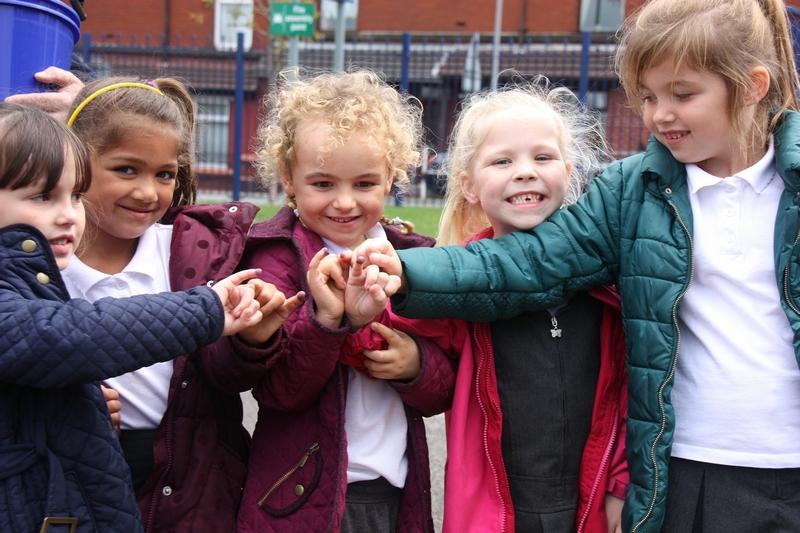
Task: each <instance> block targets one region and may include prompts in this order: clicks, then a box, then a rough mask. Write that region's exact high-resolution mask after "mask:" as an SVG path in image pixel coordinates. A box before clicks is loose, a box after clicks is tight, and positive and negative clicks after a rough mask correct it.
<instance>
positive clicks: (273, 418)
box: [238, 208, 455, 532]
mask: <svg viewBox="0 0 800 533" xmlns="http://www.w3.org/2000/svg"><path fill="white" fill-rule="evenodd" d="M386 232H387V237H388V238H389V240H390V241H392V242H393V244H394V245H395V246H396V247H400V248H408V247H411V246H423V245H424V246H429V245H430V244H431V240H430V239H427V238H425V237H422V236H419V235H415V234H408V235H406V234H402V233H400V232H399V231H397V230H396V229H395V228H393V227H391V226H387V227H386ZM322 246H323V243H322V240H321V239H320V237H319V236H318V235H316V234H314V233H312V232H311V231H309V230H308V229H306V228H305V227H304V226H303V225H302V224H300V223H298V222H297V220H296V218H295V216H294V215H293V213H292V211H291V210H290V209H288V208H284V209H283V210H281V211H280V212H279V213H278V214H277V215H275V217H273V218H272V219H271V220H269V221H267V222H264V223H261V224H258V225H256V226H254V227H253V229H252V231H251V233H250V238H249V239H248V251H247V253H246V254H245V259H244V265H243V266H257V267H260V268H262V269H263V274H262V277H263V278H264V279H266V280H267V281H269V282H271V283H274V284H275V285H276V286H277V287H278V288H279V289H280V290H282V291H283V292H284V293H285V294H287V295H293V294H295V293H296V292H297V291H299V290H304V291H306V292H308V285H307V282H306V271H307V268H308V262H309V261H310V260H311V257H312V256H313V254H314V253H316V252H317V251H318V250H319V249H320V248H322ZM349 334H350V330H349V328H347V327H343V328H339V329H335V330H331V329H328V328H325V327H323V326H322V325H320V324H319V323H318V322H317V321H316V320H315V319H314V317H313V301H311V299H310V298H309V300H308V301H306V303H305V304H304V305H303V307H302V308H301V309H298V310H297V311H296V312H295V313H293V314H292V315H291V316H290V317H289V319H288V320H287V321H286V323H285V324H284V326H283V328H282V330H281V332H280V333H279V334H278V335H277V338H275V339H272V340H271V348H270V350H271V351H272V352H273V354H274V358H273V359H271V362H270V363H269V364H270V365H271V366H270V368H269V370H268V372H267V373H266V375H265V376H264V379H263V380H262V381H261V382H260V383H259V384H258V385H257V386H256V387H255V388H254V390H253V394H254V395H255V397H256V399H257V400H258V402H259V415H258V424H257V426H256V430H255V433H254V435H253V444H252V448H251V453H250V463H249V465H248V477H247V481H246V485H245V490H244V495H243V497H242V504H241V507H240V509H239V518H238V530H239V531H240V532H273V531H274V532H285V531H292V532H303V531H307V532H323V531H333V532H336V531H339V527H340V523H341V518H342V514H343V512H344V496H345V491H346V490H347V471H346V469H347V442H346V435H345V432H344V412H345V398H346V393H347V391H346V389H347V384H348V380H347V369H346V367H344V366H343V365H341V364H340V363H339V357H340V352H341V349H342V346H343V343H344V342H345V340H346V339H347V338H348V336H349ZM418 344H419V345H420V350H421V352H422V369H421V371H420V375H419V376H418V377H417V378H416V379H415V380H414V381H412V382H410V383H400V382H392V386H393V387H394V388H395V389H396V390H397V391H398V393H399V394H400V397H401V398H402V400H403V402H404V403H405V406H406V416H407V420H408V448H407V452H406V453H407V457H408V476H407V478H406V485H405V489H404V491H403V499H402V502H401V508H400V511H399V515H398V530H399V531H403V532H432V531H433V521H432V518H431V507H430V473H429V467H428V450H427V444H426V441H425V428H424V425H423V421H422V416H426V415H431V414H435V413H438V412H442V411H443V410H444V409H446V408H447V407H448V406H449V404H450V401H451V394H452V390H453V387H454V382H455V369H454V366H453V361H452V360H450V359H448V358H447V357H446V356H445V355H444V354H443V353H442V351H441V350H440V349H439V348H438V347H437V346H435V345H434V344H433V343H430V342H428V341H424V340H421V341H419V343H418Z"/></svg>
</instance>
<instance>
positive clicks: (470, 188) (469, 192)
mask: <svg viewBox="0 0 800 533" xmlns="http://www.w3.org/2000/svg"><path fill="white" fill-rule="evenodd" d="M458 177H459V178H460V180H461V194H463V195H464V198H465V199H466V200H467V202H469V203H471V204H472V205H477V204H478V203H480V197H479V196H478V191H476V190H475V184H474V183H472V180H471V179H470V178H469V175H468V174H467V173H466V172H462V173H461V174H459V175H458Z"/></svg>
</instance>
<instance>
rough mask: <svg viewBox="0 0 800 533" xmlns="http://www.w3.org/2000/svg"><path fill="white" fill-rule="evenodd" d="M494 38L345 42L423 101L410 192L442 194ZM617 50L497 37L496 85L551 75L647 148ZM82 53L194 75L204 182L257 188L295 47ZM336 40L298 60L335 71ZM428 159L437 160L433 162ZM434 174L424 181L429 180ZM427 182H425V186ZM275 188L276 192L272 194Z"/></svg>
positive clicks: (110, 67) (601, 44)
mask: <svg viewBox="0 0 800 533" xmlns="http://www.w3.org/2000/svg"><path fill="white" fill-rule="evenodd" d="M490 39H491V36H489V35H485V36H478V35H475V36H473V37H472V38H471V39H458V38H434V37H417V36H414V37H411V36H410V35H403V36H398V37H395V38H386V39H382V40H378V39H361V40H355V41H350V42H347V43H346V45H345V65H346V67H348V68H350V67H365V68H370V69H373V70H375V71H378V72H381V73H382V74H383V75H384V76H385V78H386V80H387V81H389V82H390V83H391V84H393V85H395V86H397V88H398V90H402V91H407V92H409V93H410V94H412V95H414V96H416V97H417V98H419V100H420V101H421V102H422V104H423V107H424V113H423V120H424V124H425V128H426V144H427V145H428V146H429V147H430V151H429V153H430V157H428V158H426V159H425V161H424V165H423V168H422V169H420V172H419V176H418V179H417V183H418V185H419V186H417V187H415V188H414V189H413V190H412V191H411V195H427V196H436V195H437V194H440V193H441V187H437V186H436V185H437V184H436V183H435V182H434V181H433V180H432V177H433V176H434V170H435V167H436V164H437V161H436V158H435V157H434V154H436V153H441V152H442V151H443V150H445V149H446V145H447V140H448V136H449V132H450V129H451V127H452V124H453V122H454V119H455V117H456V114H457V112H458V109H459V104H460V102H461V101H462V100H463V98H464V96H465V95H466V94H467V93H469V92H471V91H475V90H478V89H480V88H486V87H489V86H490V81H491V80H490V79H489V77H490V72H489V69H490V65H491V61H492V50H493V48H492V44H491V42H490ZM615 50H616V47H615V44H613V42H612V41H611V38H610V37H609V36H606V35H597V34H595V35H591V34H583V35H576V36H574V37H573V38H563V39H560V40H552V39H541V38H540V39H536V38H534V37H530V38H527V39H524V40H520V39H519V38H506V39H503V40H502V41H501V44H500V54H499V59H500V76H499V84H500V85H502V84H503V83H504V82H507V81H509V80H510V79H512V78H513V77H519V76H522V77H525V78H532V77H534V76H537V75H545V76H547V77H548V78H550V80H551V81H552V82H555V83H558V84H561V85H565V86H567V87H570V88H571V89H573V90H574V91H575V92H576V93H577V94H579V96H580V97H581V98H582V99H583V100H584V101H585V102H586V103H587V105H589V106H590V107H592V108H595V109H597V110H598V111H599V112H600V113H601V116H602V119H603V122H604V125H605V128H606V132H607V135H608V138H609V142H610V145H611V147H612V149H613V150H614V152H615V156H617V157H622V156H625V155H628V154H630V153H633V152H636V151H638V150H641V149H642V148H643V147H644V143H645V141H646V132H645V131H644V129H643V126H642V123H641V120H640V119H639V118H638V117H637V116H636V115H634V114H633V113H632V111H631V110H630V109H629V108H628V107H627V106H626V104H625V98H624V94H623V93H622V91H621V89H620V88H619V86H618V82H617V78H616V76H615V74H614V70H613V56H614V52H615ZM79 51H80V53H82V54H83V58H84V60H85V61H86V62H87V63H88V64H89V65H90V66H91V68H92V69H93V70H94V73H95V74H96V75H97V76H106V75H137V76H141V77H144V78H148V79H149V78H154V77H158V76H176V77H180V78H183V79H184V80H186V81H187V82H188V84H189V85H190V86H191V88H192V89H193V91H194V92H195V94H196V98H197V104H198V134H197V148H198V163H199V164H198V172H199V175H200V187H201V189H204V190H207V191H208V190H216V191H226V192H229V193H230V194H231V195H232V196H234V197H238V195H239V194H240V193H247V194H250V193H254V192H258V191H260V188H259V185H258V183H257V180H256V179H255V177H254V175H253V169H252V164H251V163H252V161H253V155H252V154H253V144H254V138H255V133H256V130H257V127H258V121H259V117H260V115H261V114H262V110H261V102H262V100H263V98H264V95H265V94H266V93H267V91H268V90H269V88H270V81H271V80H272V79H273V78H274V76H275V75H276V74H277V73H279V72H280V71H281V70H283V69H285V68H286V66H287V55H288V54H287V52H288V46H287V43H286V42H285V41H280V40H276V41H273V43H272V45H271V46H270V47H269V48H267V49H262V50H251V51H248V52H244V51H243V50H241V49H240V50H238V51H236V52H218V51H215V50H214V49H213V46H211V45H210V43H206V42H197V41H194V40H189V41H183V42H181V41H180V40H176V41H175V42H174V43H173V44H171V45H169V46H162V45H161V44H158V45H151V44H150V43H149V42H147V41H145V42H142V43H140V44H137V45H130V44H126V45H120V44H116V43H113V42H103V43H102V44H101V43H93V42H92V37H91V35H84V38H83V40H82V42H81V45H80V48H79ZM333 56H334V44H333V42H326V41H301V42H300V44H299V64H300V66H301V67H302V68H307V69H311V70H316V69H330V68H331V66H332V65H333ZM426 167H430V168H426ZM426 176H427V180H426V179H425V178H426ZM426 185H427V186H426ZM266 194H268V195H271V196H274V195H275V194H277V191H271V192H266Z"/></svg>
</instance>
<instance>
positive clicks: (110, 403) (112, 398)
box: [100, 385, 122, 433]
mask: <svg viewBox="0 0 800 533" xmlns="http://www.w3.org/2000/svg"><path fill="white" fill-rule="evenodd" d="M100 390H101V391H103V399H104V400H105V401H106V406H107V407H108V414H109V416H110V417H111V426H112V427H113V428H114V431H116V432H117V433H119V428H120V424H121V423H122V402H120V401H119V393H118V392H117V391H116V389H112V388H111V387H106V386H105V385H100Z"/></svg>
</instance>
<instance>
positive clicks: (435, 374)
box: [238, 71, 454, 532]
mask: <svg viewBox="0 0 800 533" xmlns="http://www.w3.org/2000/svg"><path fill="white" fill-rule="evenodd" d="M272 94H273V100H272V102H271V107H270V114H269V116H268V117H267V119H266V121H265V123H264V125H263V126H262V129H261V132H260V135H261V139H260V145H261V146H262V148H261V150H260V151H259V152H258V160H259V163H260V170H261V174H262V176H264V177H265V179H267V180H269V179H272V178H273V177H277V178H280V180H281V183H282V185H283V187H284V190H285V191H286V194H287V196H288V198H289V200H290V207H286V208H284V209H282V210H281V211H280V212H278V214H277V215H276V216H275V217H274V218H272V219H271V220H269V221H267V222H264V223H261V224H258V225H256V226H255V227H254V228H253V230H252V231H251V234H250V239H249V241H248V251H247V253H246V255H245V260H244V262H243V264H251V265H263V267H264V271H263V274H262V277H263V278H264V279H265V280H267V281H269V282H271V283H274V284H275V285H276V286H277V287H278V288H279V289H280V290H282V291H288V292H290V293H293V292H295V291H297V290H306V291H307V290H309V288H310V289H311V290H312V291H313V294H312V299H311V300H309V301H308V302H307V303H306V304H305V305H304V306H303V308H302V309H301V310H300V311H298V312H297V313H295V314H294V315H293V316H291V317H289V319H288V320H287V322H286V324H285V325H284V326H283V328H282V330H281V332H280V336H279V337H278V338H277V339H276V340H275V341H274V344H273V345H272V346H273V347H274V349H275V351H276V352H278V354H279V355H278V356H277V357H276V360H275V362H274V366H272V368H271V369H270V371H269V373H268V374H267V376H266V377H265V378H264V380H263V381H262V382H261V383H260V384H259V385H258V386H257V387H256V388H255V389H254V395H255V397H256V399H257V400H258V402H259V418H258V424H257V425H256V429H255V433H254V435H253V451H252V453H251V454H250V463H249V467H248V477H247V484H246V487H245V492H244V496H243V499H242V505H241V509H240V512H239V523H238V529H239V531H242V532H249V531H254V532H255V531H295V530H300V529H303V530H308V531H340V530H341V531H403V532H409V531H410V532H415V531H432V530H433V523H432V519H431V509H430V494H429V486H430V481H429V471H428V461H427V446H426V442H425V430H424V426H423V422H422V419H421V415H429V414H433V413H436V412H441V411H442V410H443V409H444V408H445V407H446V406H447V404H448V402H449V400H450V395H451V393H452V386H453V379H454V371H453V367H452V364H451V361H450V360H449V359H448V358H446V357H445V356H444V354H443V353H442V352H441V351H439V350H438V349H436V348H435V346H433V345H432V344H429V343H424V342H422V341H419V349H418V350H417V348H416V344H415V343H414V342H410V339H409V338H408V337H407V336H404V335H403V334H400V333H396V332H393V331H391V330H386V329H381V328H380V326H375V327H376V328H378V330H379V331H381V332H383V334H384V336H385V337H386V338H387V341H388V342H389V343H390V346H389V348H388V349H387V350H376V351H368V352H367V357H368V358H370V360H368V361H366V362H364V363H363V365H364V367H365V370H364V371H363V372H362V371H357V370H355V368H353V367H349V366H345V365H344V364H340V363H341V361H340V353H341V352H342V350H343V349H346V346H345V342H347V341H348V334H349V333H350V332H351V326H358V325H361V324H363V323H365V322H366V320H367V319H368V318H369V316H370V315H371V314H372V313H371V312H364V313H362V315H361V316H358V317H356V316H351V320H350V321H348V320H343V316H344V312H345V310H344V301H343V298H344V295H343V294H342V292H341V291H339V292H337V290H338V289H337V288H336V287H334V284H333V283H332V282H331V283H330V285H329V281H330V280H329V279H328V278H327V277H326V276H324V275H323V274H322V269H321V268H320V264H321V263H322V261H323V256H324V254H325V252H324V251H323V252H321V249H322V248H323V247H325V248H326V249H327V251H330V252H340V251H343V250H345V249H349V248H353V247H355V246H357V245H358V244H360V243H361V242H362V241H363V240H364V239H365V238H366V237H367V236H377V235H381V236H383V235H385V236H386V237H387V238H388V239H390V240H391V241H392V242H394V243H395V245H396V246H398V247H400V248H405V247H409V246H419V245H426V246H427V245H430V244H431V240H430V239H428V238H425V237H422V236H420V235H416V234H413V233H407V232H404V231H403V230H402V229H401V228H400V227H397V226H395V225H391V224H388V225H387V224H385V223H382V217H383V205H384V200H385V197H386V195H387V194H389V192H390V190H391V188H392V185H393V184H394V185H395V186H399V187H403V186H404V185H405V184H406V183H407V182H408V175H407V173H406V172H407V169H409V168H411V167H413V166H414V165H415V164H416V162H417V159H418V158H419V151H418V144H419V133H420V128H421V126H420V116H419V109H418V108H417V107H416V106H413V105H412V103H411V102H410V101H408V100H406V99H404V98H403V97H401V96H400V95H399V94H398V93H397V91H396V90H394V89H393V88H392V87H389V86H388V85H387V84H386V83H384V82H383V81H381V80H380V79H379V78H378V76H376V75H375V74H372V73H369V72H363V71H361V72H352V73H342V74H321V75H318V76H314V77H309V78H304V79H300V80H297V81H293V82H290V81H284V83H283V84H282V85H281V86H280V87H278V88H276V89H275V91H274V92H273V93H272ZM307 272H308V275H307ZM384 282H385V280H384ZM368 298H369V297H368ZM351 303H353V302H351ZM366 303H367V307H369V301H366ZM356 307H358V304H356ZM251 340H252V341H254V342H255V341H257V340H259V339H251ZM260 340H263V339H260ZM409 344H410V345H411V346H410V348H411V349H410V350H409ZM409 352H410V353H409ZM343 360H346V361H352V362H353V365H354V366H361V365H360V363H361V362H362V361H361V360H360V359H357V358H353V357H345V358H343ZM368 374H369V375H368ZM370 376H374V377H370ZM375 378H379V379H375Z"/></svg>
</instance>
